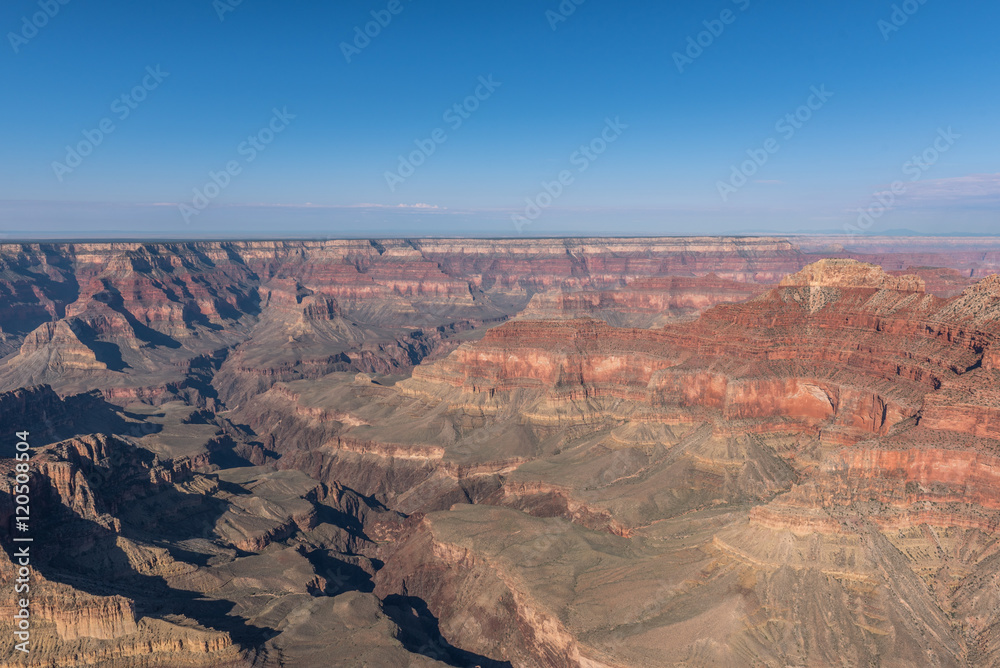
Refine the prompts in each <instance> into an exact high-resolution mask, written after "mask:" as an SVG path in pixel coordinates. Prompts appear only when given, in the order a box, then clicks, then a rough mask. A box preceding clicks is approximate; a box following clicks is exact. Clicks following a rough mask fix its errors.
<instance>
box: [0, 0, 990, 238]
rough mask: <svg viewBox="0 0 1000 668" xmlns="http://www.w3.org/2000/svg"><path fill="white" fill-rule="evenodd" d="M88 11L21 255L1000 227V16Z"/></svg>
mask: <svg viewBox="0 0 1000 668" xmlns="http://www.w3.org/2000/svg"><path fill="white" fill-rule="evenodd" d="M63 1H64V2H65V4H63V2H61V1H60V0H41V1H39V0H34V1H28V0H10V1H9V2H7V3H5V4H4V5H3V7H2V9H0V33H2V34H3V36H4V39H3V43H2V44H0V82H2V83H3V87H4V91H5V92H6V94H5V95H4V96H3V97H2V98H0V118H2V119H3V120H4V122H3V123H2V124H0V134H2V139H0V141H2V154H0V156H2V158H0V234H2V235H3V236H5V237H8V238H18V237H31V236H46V235H52V236H78V237H79V236H129V237H143V236H154V237H195V236H200V237H229V236H283V235H295V236H330V237H338V236H392V235H407V236H437V235H466V236H517V235H528V236H544V235H574V234H581V235H582V234H664V235H675V234H699V233H710V234H716V233H749V232H754V231H760V230H773V231H807V230H816V231H828V230H833V231H839V230H843V229H845V226H851V225H857V224H858V223H859V220H861V217H860V216H861V213H860V212H859V209H860V210H862V211H868V212H869V218H868V219H867V222H866V223H865V226H864V227H863V231H864V232H867V233H878V232H880V231H883V232H884V231H888V230H893V229H899V228H908V229H913V230H916V231H919V232H923V233H945V232H968V233H972V232H989V233H994V232H1000V226H998V225H997V222H998V218H1000V216H998V211H1000V164H998V162H1000V151H998V149H1000V124H998V123H997V117H998V110H1000V104H998V103H1000V85H998V84H1000V71H998V67H1000V40H997V39H996V26H997V25H998V24H1000V21H998V20H1000V4H998V3H996V2H995V1H994V0H989V1H986V0H980V1H971V2H964V3H947V2H945V1H944V0H925V1H924V2H923V3H921V2H920V1H919V0H908V2H905V3H895V5H894V3H893V2H881V1H877V0H876V1H872V0H863V1H862V0H828V1H822V0H816V1H814V2H810V3H803V2H796V1H794V0H783V1H772V2H769V3H765V2H763V1H762V0H712V1H707V2H706V1H700V2H693V1H687V2H685V1H677V2H669V3H668V2H662V0H658V1H653V0H641V1H640V0H635V1H628V0H621V1H619V2H611V1H610V0H584V1H583V2H581V4H579V5H577V4H576V2H574V0H565V2H562V3H560V1H559V0H523V1H522V0H507V1H505V2H503V3H500V2H493V3H480V2H468V1H464V2H463V1H460V0H393V1H390V0H374V1H372V0H355V1H350V2H332V3H327V2H299V3H279V2H276V1H274V0H271V1H265V0H242V2H239V3H238V4H237V3H236V0H217V1H216V2H213V1H212V0H174V1H173V2H169V3H168V2H157V3H152V2H147V3H137V2H125V1H122V0H105V1H104V2H102V3H99V4H95V3H86V2H83V1H82V0H63ZM577 1H579V0H577ZM46 11H47V12H48V15H47V14H46ZM373 12H374V14H373ZM379 19H381V24H379V23H372V22H373V21H378V20H379ZM366 28H367V30H368V33H369V35H367V36H364V31H365V30H366ZM372 35H373V36H372ZM699 42H700V44H699ZM345 45H346V46H345ZM483 82H486V83H483ZM137 87H138V88H137ZM817 91H819V92H820V93H821V94H820V95H817ZM123 95H124V96H125V97H124V98H123V97H122V96H123ZM455 105H459V106H458V109H456V107H455ZM810 107H811V108H810ZM788 114H792V117H791V119H789V118H788V117H787V115H788ZM796 114H798V118H796V117H795V115H796ZM783 119H784V120H783ZM102 127H103V128H104V129H105V130H107V129H111V130H112V131H111V132H110V133H106V132H103V131H102ZM276 130H277V131H276ZM98 139H99V141H98ZM67 147H70V148H71V149H72V150H71V151H68V150H67ZM80 153H87V155H79V154H80ZM74 154H76V155H74ZM401 156H402V157H403V162H402V163H401ZM754 156H756V158H757V160H756V162H754ZM251 157H252V159H251ZM915 157H916V158H918V159H917V160H916V161H914V160H913V159H914V158H915ZM764 158H766V159H764ZM747 161H750V162H747ZM418 163H419V164H418ZM411 168H412V169H411ZM411 172H412V173H411ZM393 174H394V175H395V176H392V175H393ZM213 176H214V179H213ZM560 181H562V182H561V183H560ZM894 183H895V186H896V187H895V189H894V188H893V185H894ZM880 193H881V194H880ZM880 200H882V201H883V202H884V208H880V207H881V206H882V205H879V201H880Z"/></svg>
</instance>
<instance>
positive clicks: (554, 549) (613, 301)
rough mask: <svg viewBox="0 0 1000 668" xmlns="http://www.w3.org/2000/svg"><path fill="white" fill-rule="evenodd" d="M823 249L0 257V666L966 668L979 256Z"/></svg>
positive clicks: (102, 252)
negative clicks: (27, 627)
mask: <svg viewBox="0 0 1000 668" xmlns="http://www.w3.org/2000/svg"><path fill="white" fill-rule="evenodd" d="M835 242H836V243H837V244H840V245H839V247H837V246H835ZM851 243H854V242H851ZM851 243H846V242H845V240H833V239H825V240H824V239H807V240H797V241H796V242H795V243H791V242H789V241H786V240H782V239H766V238H758V239H710V238H691V239H658V240H635V239H622V240H614V239H612V240H597V239H565V240H562V239H559V240H510V241H485V240H434V241H430V240H409V241H403V240H396V241H393V240H387V241H366V240H357V241H330V242H246V243H242V242H230V243H215V242H212V243H209V242H206V243H192V244H161V245H156V244H76V245H67V246H55V245H45V246H41V245H6V246H2V247H0V317H2V320H0V328H2V332H0V334H2V337H0V338H2V341H0V353H2V354H3V355H5V357H4V359H3V360H2V361H0V386H2V387H3V388H5V389H6V390H7V391H5V392H0V421H2V422H3V423H4V424H5V425H8V426H9V427H10V431H12V432H13V431H18V430H27V431H30V432H31V433H30V435H29V439H28V440H29V442H30V444H31V452H30V454H31V457H30V460H29V468H30V475H29V483H28V485H29V488H30V496H31V521H30V531H31V535H32V536H35V537H36V540H35V542H34V543H33V546H34V547H35V548H36V549H37V551H36V552H35V553H34V554H35V555H37V556H36V557H35V558H33V560H32V575H31V578H32V580H31V606H32V615H33V617H32V619H33V627H32V629H33V635H32V638H33V646H32V653H31V655H30V656H29V657H27V659H26V661H23V662H21V663H23V665H29V666H39V667H41V666H51V665H58V666H67V667H75V666H80V667H83V666H93V665H100V666H110V667H112V668H125V667H129V668H132V667H135V668H140V667H142V668H145V667H152V666H164V667H166V666H181V667H183V666H206V667H207V666H246V667H248V668H249V667H254V668H257V667H275V668H277V667H278V666H293V665H294V666H297V667H298V666H303V667H305V668H309V667H310V666H317V667H318V666H328V665H343V666H357V665H372V666H382V665H397V664H398V665H413V666H473V665H474V666H490V667H513V666H518V667H520V666H525V667H530V668H550V667H558V668H577V667H581V668H583V667H586V668H603V667H609V668H610V667H613V668H622V667H626V666H643V667H645V666H678V665H685V666H705V667H709V666H733V667H742V666H746V665H759V666H825V665H845V666H868V665H882V666H897V667H904V666H905V667H911V666H912V667H917V666H928V665H931V666H992V665H997V664H998V663H1000V639H998V638H1000V636H998V634H997V633H996V632H995V631H996V629H997V628H998V625H1000V612H998V611H1000V577H998V576H997V569H996V561H997V559H998V556H997V544H996V541H995V540H994V539H993V536H994V534H995V533H996V531H997V530H998V529H1000V492H998V490H1000V390H997V389H996V388H997V387H1000V344H998V336H1000V279H998V278H997V277H996V276H989V275H987V274H989V273H990V272H991V270H995V269H997V268H1000V247H997V245H996V243H995V242H992V241H989V240H973V241H966V240H948V239H935V240H907V239H902V240H894V243H896V244H897V245H896V246H895V247H894V246H891V245H890V244H889V242H888V241H882V240H878V239H872V240H871V242H870V245H869V247H868V248H861V247H859V246H852V245H851ZM822 249H825V252H821V250H822ZM15 453H16V450H15V448H14V445H13V442H6V443H0V520H3V523H4V524H5V525H6V526H8V527H10V526H11V524H12V522H15V521H16V517H17V515H16V513H19V512H23V511H17V510H16V509H15V507H16V505H17V504H18V501H17V499H18V497H19V495H23V491H20V490H18V489H17V486H18V484H19V483H18V479H17V474H18V469H17V468H16V467H17V463H18V460H16V459H14V456H15ZM22 470H23V469H22ZM11 553H12V552H11V551H10V550H4V551H0V588H3V589H5V590H6V591H11V590H12V587H13V583H14V579H15V578H16V573H17V566H16V564H15V562H14V561H12V558H11ZM15 612H16V610H15V609H14V607H13V602H12V601H11V600H10V598H9V597H8V598H7V599H6V600H0V633H5V634H10V633H12V631H13V630H14V627H13V625H12V620H13V619H14V614H15ZM8 637H10V636H9V635H8ZM18 658H20V657H18Z"/></svg>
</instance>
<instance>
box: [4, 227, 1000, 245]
mask: <svg viewBox="0 0 1000 668" xmlns="http://www.w3.org/2000/svg"><path fill="white" fill-rule="evenodd" d="M848 237H849V235H846V234H844V233H843V232H833V231H818V232H799V231H796V232H771V231H761V232H745V233H727V234H613V235H612V234H583V235H574V234H552V235H543V236H520V235H510V236H474V235H468V236H463V235H440V236H438V235H353V236H351V235H345V236H317V235H302V236H296V235H285V236H246V237H242V236H204V237H199V236H176V237H175V236H141V237H124V236H97V237H83V236H50V237H15V236H7V235H5V234H3V233H0V245H22V244H91V243H93V244H101V243H104V244H110V243H160V244H163V243H229V242H243V243H254V242H326V241H555V240H568V239H609V240H610V239H624V240H633V239H779V240H780V239H785V238H816V239H837V238H844V240H845V241H851V242H853V244H857V243H858V242H859V241H861V240H862V239H868V240H874V239H895V240H901V239H965V240H971V239H977V238H978V239H1000V233H992V234H991V233H983V232H950V233H925V232H916V231H912V230H905V231H903V230H901V231H900V232H899V233H882V234H866V235H863V237H862V239H859V238H858V237H854V238H853V239H848Z"/></svg>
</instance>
